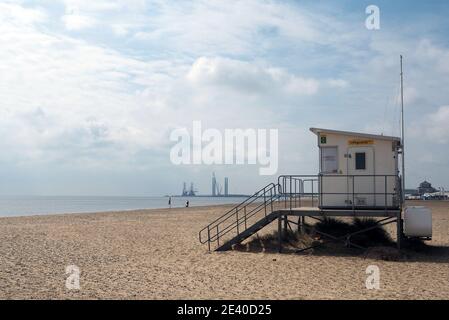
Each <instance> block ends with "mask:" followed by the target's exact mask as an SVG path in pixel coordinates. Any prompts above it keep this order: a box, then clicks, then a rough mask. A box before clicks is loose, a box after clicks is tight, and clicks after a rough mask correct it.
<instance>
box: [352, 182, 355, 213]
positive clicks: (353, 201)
mask: <svg viewBox="0 0 449 320" xmlns="http://www.w3.org/2000/svg"><path fill="white" fill-rule="evenodd" d="M354 181H355V176H354V175H353V176H352V211H355V189H354V188H355V182H354Z"/></svg>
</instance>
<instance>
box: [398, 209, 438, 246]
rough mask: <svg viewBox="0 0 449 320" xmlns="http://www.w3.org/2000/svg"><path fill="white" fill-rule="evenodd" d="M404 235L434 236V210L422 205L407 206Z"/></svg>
mask: <svg viewBox="0 0 449 320" xmlns="http://www.w3.org/2000/svg"><path fill="white" fill-rule="evenodd" d="M404 235H405V236H407V237H413V238H414V237H419V238H432V210H430V209H429V208H427V207H422V206H413V207H406V208H405V213H404Z"/></svg>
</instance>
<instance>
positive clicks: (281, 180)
mask: <svg viewBox="0 0 449 320" xmlns="http://www.w3.org/2000/svg"><path fill="white" fill-rule="evenodd" d="M369 177H372V178H374V179H376V178H383V179H384V184H385V186H384V190H383V192H377V190H376V189H374V192H357V191H356V190H355V180H356V179H357V178H359V179H362V178H369ZM323 178H346V179H348V178H351V180H352V190H351V191H350V192H324V191H323ZM388 178H394V179H395V181H394V184H393V185H394V192H388ZM292 181H294V182H295V190H293V188H292ZM298 181H299V183H300V184H301V183H302V184H303V183H304V182H305V181H309V182H311V187H312V188H313V186H314V182H316V183H317V184H318V190H317V192H314V191H313V189H312V192H305V190H304V188H302V190H301V192H296V183H297V182H298ZM375 181H376V180H374V182H375ZM400 181H401V177H400V176H398V175H393V174H387V175H380V174H352V175H343V174H326V175H323V174H318V175H281V176H279V177H278V185H279V188H280V189H279V194H280V195H281V197H284V199H285V200H287V199H290V201H289V202H288V203H290V209H291V208H292V202H293V201H292V198H295V200H296V198H298V199H299V200H301V197H302V196H305V195H308V196H311V197H312V203H313V201H314V198H315V197H318V199H319V207H321V206H322V204H323V196H325V195H348V196H349V195H351V196H352V201H351V206H348V207H349V208H352V210H356V209H359V208H360V207H359V206H356V205H355V196H356V195H373V196H374V197H375V198H377V197H378V196H384V206H382V207H383V208H384V209H385V210H387V208H389V206H388V196H396V199H398V200H399V202H398V203H397V205H394V207H398V208H402V201H400V199H401V194H402V190H401V186H400ZM390 186H391V182H390ZM288 203H287V201H286V202H285V206H286V208H287V204H288ZM295 205H296V202H295ZM376 207H379V206H376Z"/></svg>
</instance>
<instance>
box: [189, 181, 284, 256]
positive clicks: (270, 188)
mask: <svg viewBox="0 0 449 320" xmlns="http://www.w3.org/2000/svg"><path fill="white" fill-rule="evenodd" d="M277 189H278V186H277V185H275V184H274V183H270V184H268V185H266V186H265V187H263V188H262V189H260V190H259V191H257V192H255V193H254V194H253V195H252V196H251V197H249V198H247V199H245V200H244V201H243V202H241V203H240V204H238V205H237V206H235V207H233V208H232V209H230V210H229V211H227V212H226V213H225V214H223V215H222V216H220V217H218V218H217V219H215V220H214V221H212V222H211V223H210V224H208V225H207V226H206V227H204V228H203V229H201V230H200V232H199V234H198V237H199V241H200V243H202V244H204V243H206V242H207V243H208V244H209V247H210V243H211V242H215V241H217V242H218V243H219V239H220V238H221V237H223V236H224V235H226V234H228V233H229V232H230V231H232V230H234V229H237V234H239V233H240V230H239V227H240V225H241V224H244V227H245V230H246V229H247V220H248V219H249V218H251V217H252V216H254V215H255V214H256V213H258V212H259V211H260V210H262V209H264V211H265V215H266V212H267V211H266V210H267V207H268V206H271V208H272V203H273V202H274V201H275V199H276V198H277V192H276V191H277ZM267 194H269V197H267ZM261 198H263V199H264V201H263V202H261V203H260V204H258V205H257V206H256V207H255V208H250V209H249V211H248V209H247V208H248V207H249V205H251V204H253V203H258V202H257V200H259V199H261ZM239 212H243V213H244V215H243V217H242V216H240V217H239ZM231 218H233V220H232V221H231V222H230V223H229V224H228V225H226V226H225V227H224V228H223V227H222V228H221V229H220V226H222V225H223V224H224V223H225V222H227V221H230V219H231ZM234 219H235V220H234ZM206 231H207V237H204V236H203V235H204V233H205V232H206ZM211 232H212V234H211Z"/></svg>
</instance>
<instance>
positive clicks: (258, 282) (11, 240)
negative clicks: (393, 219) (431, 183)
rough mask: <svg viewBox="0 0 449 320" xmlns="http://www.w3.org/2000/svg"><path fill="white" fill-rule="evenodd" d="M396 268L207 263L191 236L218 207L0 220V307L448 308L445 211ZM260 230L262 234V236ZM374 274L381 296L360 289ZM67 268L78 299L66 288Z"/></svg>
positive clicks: (436, 209) (215, 256)
mask: <svg viewBox="0 0 449 320" xmlns="http://www.w3.org/2000/svg"><path fill="white" fill-rule="evenodd" d="M409 204H419V205H426V206H430V207H431V208H432V210H433V223H434V225H433V228H434V231H433V233H434V237H433V240H432V241H431V242H429V243H428V245H429V247H428V248H426V250H424V251H421V252H419V253H413V252H412V253H410V252H407V254H406V255H405V257H404V258H403V259H401V261H385V260H382V259H374V258H366V256H364V255H363V254H360V252H358V251H355V252H354V254H350V255H347V254H345V255H339V254H333V253H332V252H327V253H325V254H294V253H289V252H287V253H283V254H279V253H276V252H272V251H268V252H258V251H257V250H249V252H245V251H229V252H224V253H216V252H213V253H209V252H208V251H207V248H206V246H202V245H200V243H199V242H198V231H199V230H200V229H201V228H202V227H203V226H205V225H207V224H208V223H209V222H211V221H212V220H213V219H214V217H218V216H219V215H221V214H222V213H223V212H224V211H225V210H226V208H230V206H229V205H227V206H211V207H195V208H181V209H154V210H138V211H128V212H109V213H92V214H69V215H51V216H50V215H49V216H32V217H10V218H0V298H1V299H67V298H69V299H449V203H448V202H443V201H441V202H425V203H423V202H417V203H409ZM269 231H270V230H266V231H264V232H269ZM373 264H374V265H377V266H378V267H379V268H380V272H381V274H380V277H381V278H380V279H381V282H380V290H367V289H366V287H365V280H366V277H367V275H366V273H365V271H366V268H367V266H369V265H373ZM68 265H76V266H78V267H79V268H80V272H81V274H80V289H79V290H68V289H67V288H66V286H65V282H66V278H67V275H66V273H65V269H66V267H67V266H68Z"/></svg>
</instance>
